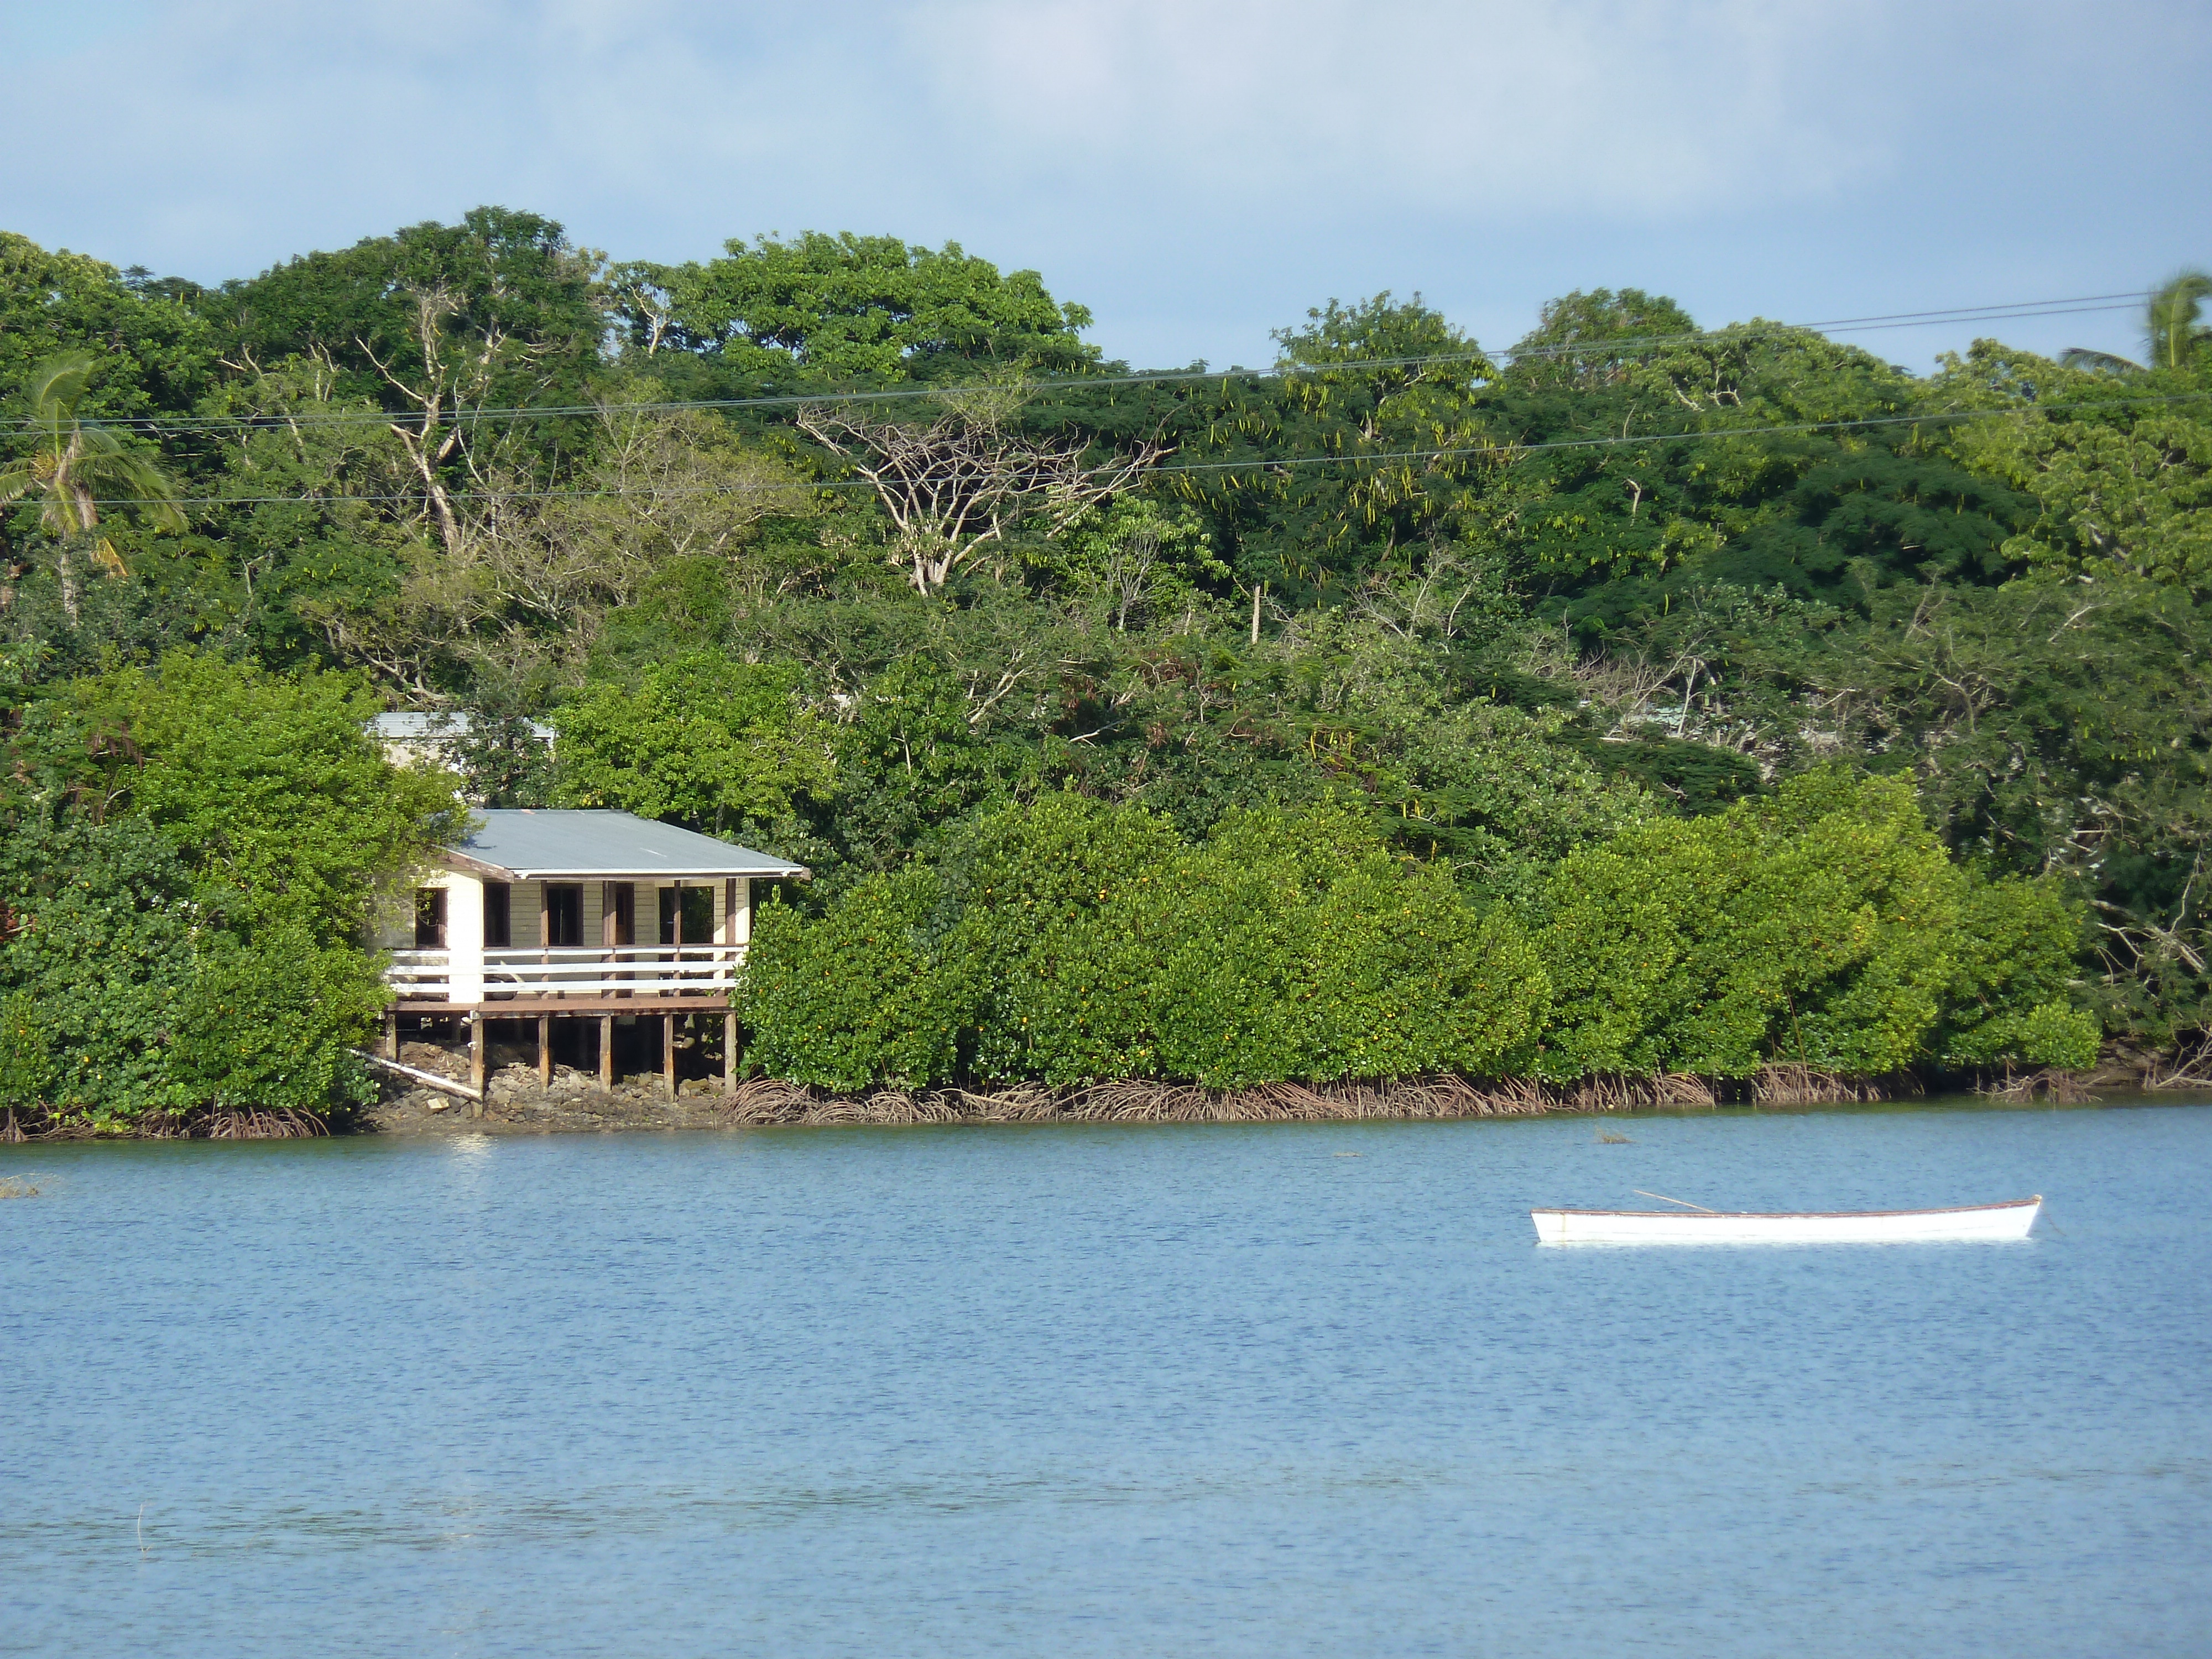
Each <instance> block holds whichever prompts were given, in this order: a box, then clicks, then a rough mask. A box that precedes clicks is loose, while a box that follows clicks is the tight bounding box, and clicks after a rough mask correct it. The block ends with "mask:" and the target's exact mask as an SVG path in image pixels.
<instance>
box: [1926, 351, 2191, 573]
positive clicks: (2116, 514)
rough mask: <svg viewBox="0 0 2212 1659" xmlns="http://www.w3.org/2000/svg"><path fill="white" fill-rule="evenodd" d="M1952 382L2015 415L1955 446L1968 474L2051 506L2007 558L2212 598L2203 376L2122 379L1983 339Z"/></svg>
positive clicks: (1977, 400) (1951, 370) (1947, 379)
mask: <svg viewBox="0 0 2212 1659" xmlns="http://www.w3.org/2000/svg"><path fill="white" fill-rule="evenodd" d="M1943 380H1944V383H1945V384H1946V385H1947V386H1948V387H1949V388H1950V389H1951V390H1952V391H1953V392H1954V395H1955V396H1957V397H1958V398H1960V400H1961V401H1962V402H1966V403H1968V404H1971V405H1973V406H1978V407H1982V408H1999V409H2005V410H2008V416H2009V417H2008V418H2006V419H2002V420H1990V419H1983V420H1978V421H1974V422H1968V423H1966V424H1964V425H1962V426H1961V427H1960V429H1959V431H1958V432H1957V433H1956V434H1955V435H1953V437H1952V438H1951V440H1950V443H1951V447H1952V448H1953V450H1954V452H1955V453H1957V454H1958V455H1959V456H1960V459H1962V460H1964V461H1965V462H1966V464H1967V465H1970V466H1972V467H1974V468H1976V469H1978V470H1979V471H1983V472H1985V473H1989V474H1992V475H1995V476H1996V477H2001V478H2003V479H2004V480H2005V481H2006V482H2007V483H2010V484H2012V485H2013V486H2014V487H2015V488H2016V489H2020V490H2022V491H2025V492H2027V493H2028V494H2029V495H2032V496H2033V498H2034V500H2035V501H2036V502H2037V503H2038V504H2039V507H2040V508H2041V511H2040V513H2039V514H2038V515H2036V516H2035V517H2034V519H2033V522H2031V523H2029V524H2027V526H2026V527H2025V528H2024V529H2023V530H2022V531H2021V533H2020V534H2019V535H2017V536H2015V537H2014V538H2011V539H2010V540H2008V542H2007V543H2006V544H2005V552H2006V554H2007V556H2009V557H2011V558H2014V559H2017V560H2020V561H2021V562H2025V563H2026V564H2027V565H2028V566H2030V567H2031V568H2034V569H2036V570H2039V571H2043V572H2047V573H2050V574H2054V575H2061V576H2089V577H2098V576H2111V575H2118V576H2127V577H2137V578H2142V579H2144V580H2150V581H2156V582H2163V583H2167V584H2170V585H2172V586H2176V587H2182V588H2186V589H2188V590H2189V591H2190V592H2192V593H2195V594H2197V595H2199V596H2200V597H2201V596H2203V594H2205V593H2206V592H2212V522H2208V521H2212V513H2208V512H2207V509H2208V508H2212V420H2208V419H2207V418H2206V417H2205V416H2204V413H2203V404H2202V403H2201V401H2197V400H2194V399H2192V398H2191V393H2201V392H2202V390H2203V382H2202V379H2201V377H2200V376H2198V375H2197V374H2191V373H2189V372H2186V371H2176V372H2171V373H2166V374H2150V375H2136V376H2130V377H2129V378H2128V379H2126V380H2123V381H2118V382H2115V381H2114V380H2112V378H2111V377H2109V376H2106V375H2100V374H2087V373H2082V372H2080V371H2076V370H2069V369H2067V368H2063V367H2061V366H2060V365H2058V364H2056V363H2051V362H2045V361H2044V360H2043V359H2041V358H2039V357H2034V356H2030V355H2029V354H2027V353H2024V352H2008V351H2005V350H2004V349H2002V348H2000V347H1997V346H1996V345H1995V344H1994V343H1991V342H1987V341H1984V342H1981V343H1978V344H1977V345H1976V346H1975V348H1974V349H1973V351H1972V352H1971V353H1970V354H1969V355H1968V356H1966V357H1965V358H1958V357H1953V358H1950V359H1948V364H1947V369H1946V373H1945V375H1944V377H1943ZM2160 393H2163V394H2165V395H2164V396H2160V395H2159V394H2160ZM2039 404H2052V405H2054V407H2053V408H2052V409H2051V410H2049V411H2048V412H2045V411H2044V410H2041V409H2040V408H2039V407H2038V405H2039Z"/></svg>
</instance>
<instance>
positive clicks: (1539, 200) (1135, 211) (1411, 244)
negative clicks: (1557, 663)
mask: <svg viewBox="0 0 2212 1659" xmlns="http://www.w3.org/2000/svg"><path fill="white" fill-rule="evenodd" d="M0 78H4V84H5V96H4V97H0V128H4V133H5V142H6V151H7V154H8V155H9V157H10V163H9V167H8V168H7V169H6V172H5V175H4V177H0V227H4V228H9V229H14V230H17V231H21V232H22V233H23V234H27V235H29V236H31V237H32V238H33V239H34V240H38V241H40V242H42V243H44V244H46V245H47V246H68V247H71V248H75V249H78V250H80V251H82V252H89V253H93V254H96V255H98V256H100V258H106V259H109V260H112V261H113V262H115V263H117V264H146V265H149V266H151V267H153V268H155V270H160V271H162V272H173V273H177V274H180V275H184V276H192V277H195V278H197V279H199V280H202V281H216V280H220V279H221V278H222V277H225V276H240V275H248V274H251V273H252V272H253V271H255V270H260V269H262V268H264V266H266V265H267V264H270V263H271V262H273V261H275V260H277V259H280V258H284V257H285V256H287V255H289V254H291V253H294V252H301V251H304V250H306V249H308V248H312V247H328V246H340V245H343V244H345V243H348V242H350V241H353V240H356V239H358V238H360V237H362V236H366V235H373V234H379V233H381V232H384V231H386V230H389V229H391V228H393V227H395V226H397V225H399V224H403V223H409V222H415V221H417V220H422V219H429V218H441V219H450V218H452V217H453V216H457V215H458V214H459V213H460V212H462V211H464V210H466V209H467V208H469V207H471V206H472V205H474V204H477V203H480V202H498V203H501V204H506V205H508V206H513V207H527V208H531V209H533V210H537V211H539V212H542V213H546V214H549V215H550V216H553V217H556V218H558V219H560V220H562V222H565V223H566V224H567V225H568V228H569V229H570V232H571V234H573V235H574V237H575V238H576V240H578V241H580V242H582V243H584V244H586V245H587V246H592V247H597V248H602V249H605V250H607V251H609V252H611V253H613V254H614V255H615V256H617V257H618V258H661V259H671V260H673V259H684V258H703V257H707V256H708V255H711V254H712V253H714V252H715V251H716V250H717V249H718V247H719V246H720V243H721V242H722V241H723V240H725V239H726V238H728V237H731V236H743V235H750V234H757V233H759V232H763V231H781V232H785V233H793V232H796V231H799V230H802V229H811V228H818V229H826V230H840V229H852V230H858V231H865V232H888V233H892V234H897V235H900V236H903V237H905V238H907V239H908V240H910V241H916V242H924V243H928V244H931V245H936V244H939V243H941V242H944V241H945V240H958V241H959V242H961V243H962V244H963V246H965V247H966V248H967V249H968V250H969V252H972V253H977V254H981V255H982V256H984V257H985V258H989V259H992V260H994V261H995V262H996V263H998V264H1000V266H1001V267H1003V268H1007V269H1013V268H1021V267H1029V268H1033V269H1036V270H1039V271H1041V272H1042V273H1043V276H1044V278H1045V281H1046V283H1047V284H1048V286H1049V287H1050V289H1052V291H1053V292H1054V294H1055V295H1058V296H1059V297H1060V298H1061V299H1066V300H1078V301H1082V302H1083V303H1085V304H1086V305H1088V306H1089V307H1091V309H1092V310H1093V311H1094V312H1095V313H1097V327H1096V329H1095V330H1094V331H1093V334H1092V337H1093V338H1095V339H1096V340H1097V342H1098V343H1099V344H1101V345H1102V346H1103V348H1104V349H1106V351H1107V352H1108V353H1109V355H1110V356H1117V357H1123V358H1127V359H1129V360H1131V361H1133V362H1137V363H1139V364H1140V365H1143V366H1147V367H1158V366H1164V365H1170V364H1179V363H1183V362H1190V361H1192V360H1193V359H1196V358H1204V359H1206V360H1208V361H1209V362H1213V363H1215V364H1217V365H1225V364H1228V363H1231V362H1238V363H1256V362H1265V361H1267V360H1268V359H1269V358H1270V357H1271V356H1272V355H1273V348H1272V346H1271V345H1270V343H1269V341H1268V337H1267V336H1268V331H1269V330H1270V329H1272V328H1275V327H1279V326H1281V325H1284V324H1286V323H1291V322H1295V321H1297V319H1299V318H1301V317H1302V316H1303V315H1304V312H1305V310H1306V308H1307V307H1309V306H1312V305H1316V304H1318V303H1320V302H1321V301H1324V300H1327V299H1328V298H1330V297H1332V296H1338V297H1343V298H1346V299H1350V298H1354V297H1359V296H1364V295H1370V294H1372V293H1375V292H1376V291H1378V290H1380V289H1390V290H1393V291H1395V292H1396V293H1398V294H1400V295H1408V294H1411V293H1413V292H1414V291H1416V290H1418V291H1419V292H1420V293H1422V294H1423V295H1425V297H1426V298H1427V299H1428V300H1429V301H1431V303H1432V304H1435V305H1437V307H1439V308H1441V309H1442V310H1443V311H1444V312H1445V313H1447V314H1449V316H1450V317H1451V318H1452V319H1454V320H1455V321H1456V322H1458V323H1459V324H1460V325H1462V326H1463V327H1466V328H1468V329H1469V330H1471V331H1473V332H1474V334H1475V335H1476V336H1477V337H1478V338H1479V339H1480V340H1481V341H1482V342H1483V343H1485V344H1487V345H1492V346H1498V345H1504V344H1510V343H1511V342H1512V340H1513V339H1514V338H1516V337H1517V336H1519V335H1520V334H1521V333H1522V332H1523V331H1525V330H1526V329H1528V327H1529V326H1530V325H1532V324H1533V322H1534V319H1535V315H1536V312H1537V309H1538V307H1540V306H1541V304H1542V302H1543V301H1545V300H1546V299H1547V298H1549V297H1551V296H1553V295H1557V294H1560V293H1563V292H1565V291H1566V290H1568V289H1573V288H1577V287H1594V286H1599V285H1609V286H1616V287H1618V286H1621V285H1627V284H1632V285H1636V286H1639V287H1643V288H1645V289H1653V290H1656V291H1658V292H1662V293H1667V294H1671V295H1674V296H1675V297H1676V298H1677V299H1679V300H1680V301H1682V302H1683V303H1684V304H1685V305H1686V306H1687V307H1688V308H1689V309H1690V311H1691V312H1692V314H1694V315H1695V316H1696V317H1697V318H1698V319H1699V320H1700V321H1701V322H1704V323H1707V324H1718V323H1723V322H1728V321H1732V320H1737V319H1743V318H1747V317H1751V316H1765V317H1770V318H1777V319H1784V320H1789V321H1818V320H1824V319H1835V318H1846V317H1857V316H1864V315H1869V314H1875V313H1899V312H1917V311H1923V310H1929V309H1934V308H1937V307H1957V306H1966V305H1975V304H1983V303H1991V302H2006V301H2032V300H2042V299H2051V298H2058V297H2063V296H2072V295H2105V294H2112V293H2117V292H2122V291H2127V290H2134V289H2142V288H2145V287H2148V286H2149V285H2150V284H2152V283H2155V282H2156V281H2158V280H2160V278H2162V277H2164V276H2167V275H2169V274H2170V273H2171V272H2172V270H2174V269H2176V268H2177V267H2179V266H2181V265H2184V264H2212V169H2208V167H2206V165H2205V152H2206V140H2207V138H2208V137H2212V121H2208V117H2207V115H2206V108H2207V104H2206V98H2205V92H2204V89H2205V88H2207V87H2208V86H2212V6H2206V5H2204V4H2203V3H2202V0H2198V3H2196V4H2179V3H2164V0H2146V3H2127V0H2107V3H2102V4H2057V3H2047V0H2007V3H1980V0H1960V3H1946V0H1857V3H1844V0H1836V3H1830V4H1819V5H1815V4H1796V3H1791V0H1758V3H1746V0H1710V3H1694V0H1685V3H1676V4H1667V5H1662V4H1651V3H1631V0H1568V3H1556V4H1553V5H1550V6H1536V5H1531V4H1528V3H1525V0H1523V3H1503V4H1490V3H1479V0H1465V3H1458V4H1428V3H1384V0H1364V3H1357V4H1354V3H1320V0H1273V3H1266V4H1239V3H1206V0H1174V3H1153V0H1121V3H1115V4H1099V3H1054V0H1030V3H1007V0H957V3H943V4H911V5H871V4H865V3H844V4H840V5H836V6H817V7H793V6H789V5H776V6H755V5H748V4H737V3H725V4H697V3H680V0H625V3H620V4H616V3H585V0H568V3H552V0H549V3H540V4H520V3H500V0H436V3H421V0H379V3H375V4H371V5H362V4H340V3H319V0H289V3H263V0H191V3H189V4H187V3H173V4H163V3H155V0H76V4H75V5H74V6H73V7H70V8H62V7H57V6H55V5H53V4H52V3H51V0H48V3H40V4H31V3H27V0H0ZM40 158H50V159H46V160H41V159H40ZM1977 332H1997V333H2000V334H2001V335H2002V337H2005V338H2007V339H2009V340H2012V341H2014V342H2015V343H2020V344H2023V345H2027V346H2031V347H2033V348H2036V349H2044V350H2055V349H2060V348H2063V347H2064V346H2067V345H2073V344H2082V345H2092V346H2097V347H2100V348H2103V349H2114V350H2120V351H2132V350H2133V349H2135V345H2136V335H2137V324H2136V319H2135V318H2134V317H2133V316H2132V315H2130V313H2126V312H2124V311H2121V312H2102V313H2097V312H2092V313H2084V314H2080V315H2075V316H2065V317H2056V318H2041V319H2023V320H2020V321H2015V322H2012V323H2008V324H2006V325H2002V327H2001V328H1993V327H1992V326H1991V325H1979V326H1974V325H1956V324H1953V325H1943V326H1937V327H1928V328H1916V329H1909V330H1894V331H1878V332H1872V333H1865V334H1860V335H1857V336H1855V337H1857V338H1859V339H1861V340H1863V342H1864V343H1867V344H1868V345H1869V346H1870V347H1871V348H1872V349H1875V350H1877V351H1879V352H1881V354H1882V355H1883V356H1886V357H1888V358H1889V359H1891V360H1892V361H1893V362H1901V363H1905V364H1907V365H1909V366H1911V367H1913V368H1925V367H1926V366H1927V365H1928V364H1929V362H1931V360H1932V359H1933V357H1934V356H1935V354H1936V352H1937V351H1939V350H1942V349H1947V348H1954V347H1961V346H1963V345H1964V344H1965V343H1966V342H1967V340H1968V339H1969V338H1971V337H1972V335H1973V334H1975V333H1977Z"/></svg>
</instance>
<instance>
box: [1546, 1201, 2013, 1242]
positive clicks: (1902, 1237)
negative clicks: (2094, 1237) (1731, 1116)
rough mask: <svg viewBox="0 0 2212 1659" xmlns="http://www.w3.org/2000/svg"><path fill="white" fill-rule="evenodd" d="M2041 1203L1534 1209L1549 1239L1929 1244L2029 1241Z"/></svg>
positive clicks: (1554, 1240)
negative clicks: (1789, 1210) (1749, 1211)
mask: <svg viewBox="0 0 2212 1659" xmlns="http://www.w3.org/2000/svg"><path fill="white" fill-rule="evenodd" d="M2042 1208H2043V1200H2042V1198H2041V1197H2040V1196H2037V1197H2034V1198H2020V1199H2015V1200H2011V1201H2010V1202H2009V1203H2004V1204H1982V1205H1970V1206H1963V1207H1960V1208H1958V1209H1950V1210H1843V1211H1838V1212H1832V1213H1829V1214H1814V1213H1808V1214H1795V1215H1791V1214H1783V1215H1734V1214H1719V1213H1713V1212H1705V1211H1698V1210H1680V1211H1675V1210H1653V1211H1644V1210H1531V1211H1530V1212H1528V1213H1529V1216H1530V1218H1532V1219H1533V1220H1534V1222H1535V1224H1536V1237H1537V1239H1538V1241H1539V1242H1540V1243H1545V1244H1930V1243H1948V1242H1953V1241H1965V1240H1976V1241H1978V1240H2000V1239H2015V1238H2026V1237H2027V1233H2028V1229H2029V1228H2031V1227H2033V1225H2035V1218H2036V1216H2037V1214H2038V1213H2039V1212H2040V1211H2041V1210H2042Z"/></svg>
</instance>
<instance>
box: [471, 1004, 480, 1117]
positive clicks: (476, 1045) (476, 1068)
mask: <svg viewBox="0 0 2212 1659" xmlns="http://www.w3.org/2000/svg"><path fill="white" fill-rule="evenodd" d="M483 1086H484V1032H483V1013H482V1012H480V1011H478V1010H477V1009H473V1008H472V1009H471V1010H470V1011H469V1087H471V1089H474V1090H475V1091H477V1094H478V1095H479V1096H481V1095H482V1094H483Z"/></svg>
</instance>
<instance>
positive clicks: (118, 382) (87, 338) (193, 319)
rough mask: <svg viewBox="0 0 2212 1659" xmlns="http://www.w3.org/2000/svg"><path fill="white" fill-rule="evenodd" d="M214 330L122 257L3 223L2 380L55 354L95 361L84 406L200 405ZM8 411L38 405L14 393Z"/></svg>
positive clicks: (99, 412)
mask: <svg viewBox="0 0 2212 1659" xmlns="http://www.w3.org/2000/svg"><path fill="white" fill-rule="evenodd" d="M219 350H220V346H219V344H218V342H217V340H216V336H215V332H214V331H213V330H211V329H210V328H209V327H208V326H207V325H206V324H205V323H204V322H203V321H202V320H201V319H199V318H198V317H197V316H196V315H195V314H194V313H192V311H191V308H190V307H188V306H187V305H185V304H184V303H182V302H181V301H179V299H178V298H176V297H174V296H173V295H165V294H161V293H157V292H153V291H149V289H146V288H143V287H139V286H134V285H133V284H132V283H131V282H129V281H128V280H126V279H125V277H124V276H123V275H122V274H121V273H119V272H118V271H117V270H116V269H115V267H114V266H112V265H109V264H102V263H100V261H99V260H97V259H93V258H87V257H86V256H85V255H83V254H81V253H71V252H68V251H67V250H63V251H61V252H52V253H49V252H46V249H44V248H42V247H40V246H38V244H37V243H35V242H33V241H32V240H29V239H28V238H27V237H24V236H19V235H17V234H15V232H13V231H0V386H8V387H10V388H13V387H16V386H21V385H22V384H23V382H24V381H25V380H27V378H28V377H29V375H30V373H31V370H32V369H33V367H34V366H35V365H36V364H38V363H40V362H43V361H45V360H46V359H48V358H52V357H58V356H71V355H76V354H79V353H82V354H84V355H87V356H90V357H91V359H92V361H93V368H92V372H91V374H90V375H89V377H88V385H87V387H86V391H85V395H84V398H83V401H82V403H81V404H80V405H79V412H80V413H81V414H82V416H83V417H84V418H85V419H87V420H94V419H100V420H114V419H120V418H125V417H129V416H144V415H151V414H158V413H167V412H168V411H171V410H184V409H189V408H191V405H192V403H193V401H194V399H195V398H197V397H198V396H199V395H200V393H201V392H202V391H203V390H204V388H205V387H206V386H207V385H208V383H209V380H210V376H211V375H212V374H213V373H214V371H215V368H216V356H217V355H218V353H219ZM6 412H7V413H8V414H9V415H10V416H26V415H28V414H29V413H30V410H28V409H27V408H26V407H24V406H23V405H22V404H20V403H12V402H11V404H9V406H8V408H7V410H6Z"/></svg>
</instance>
